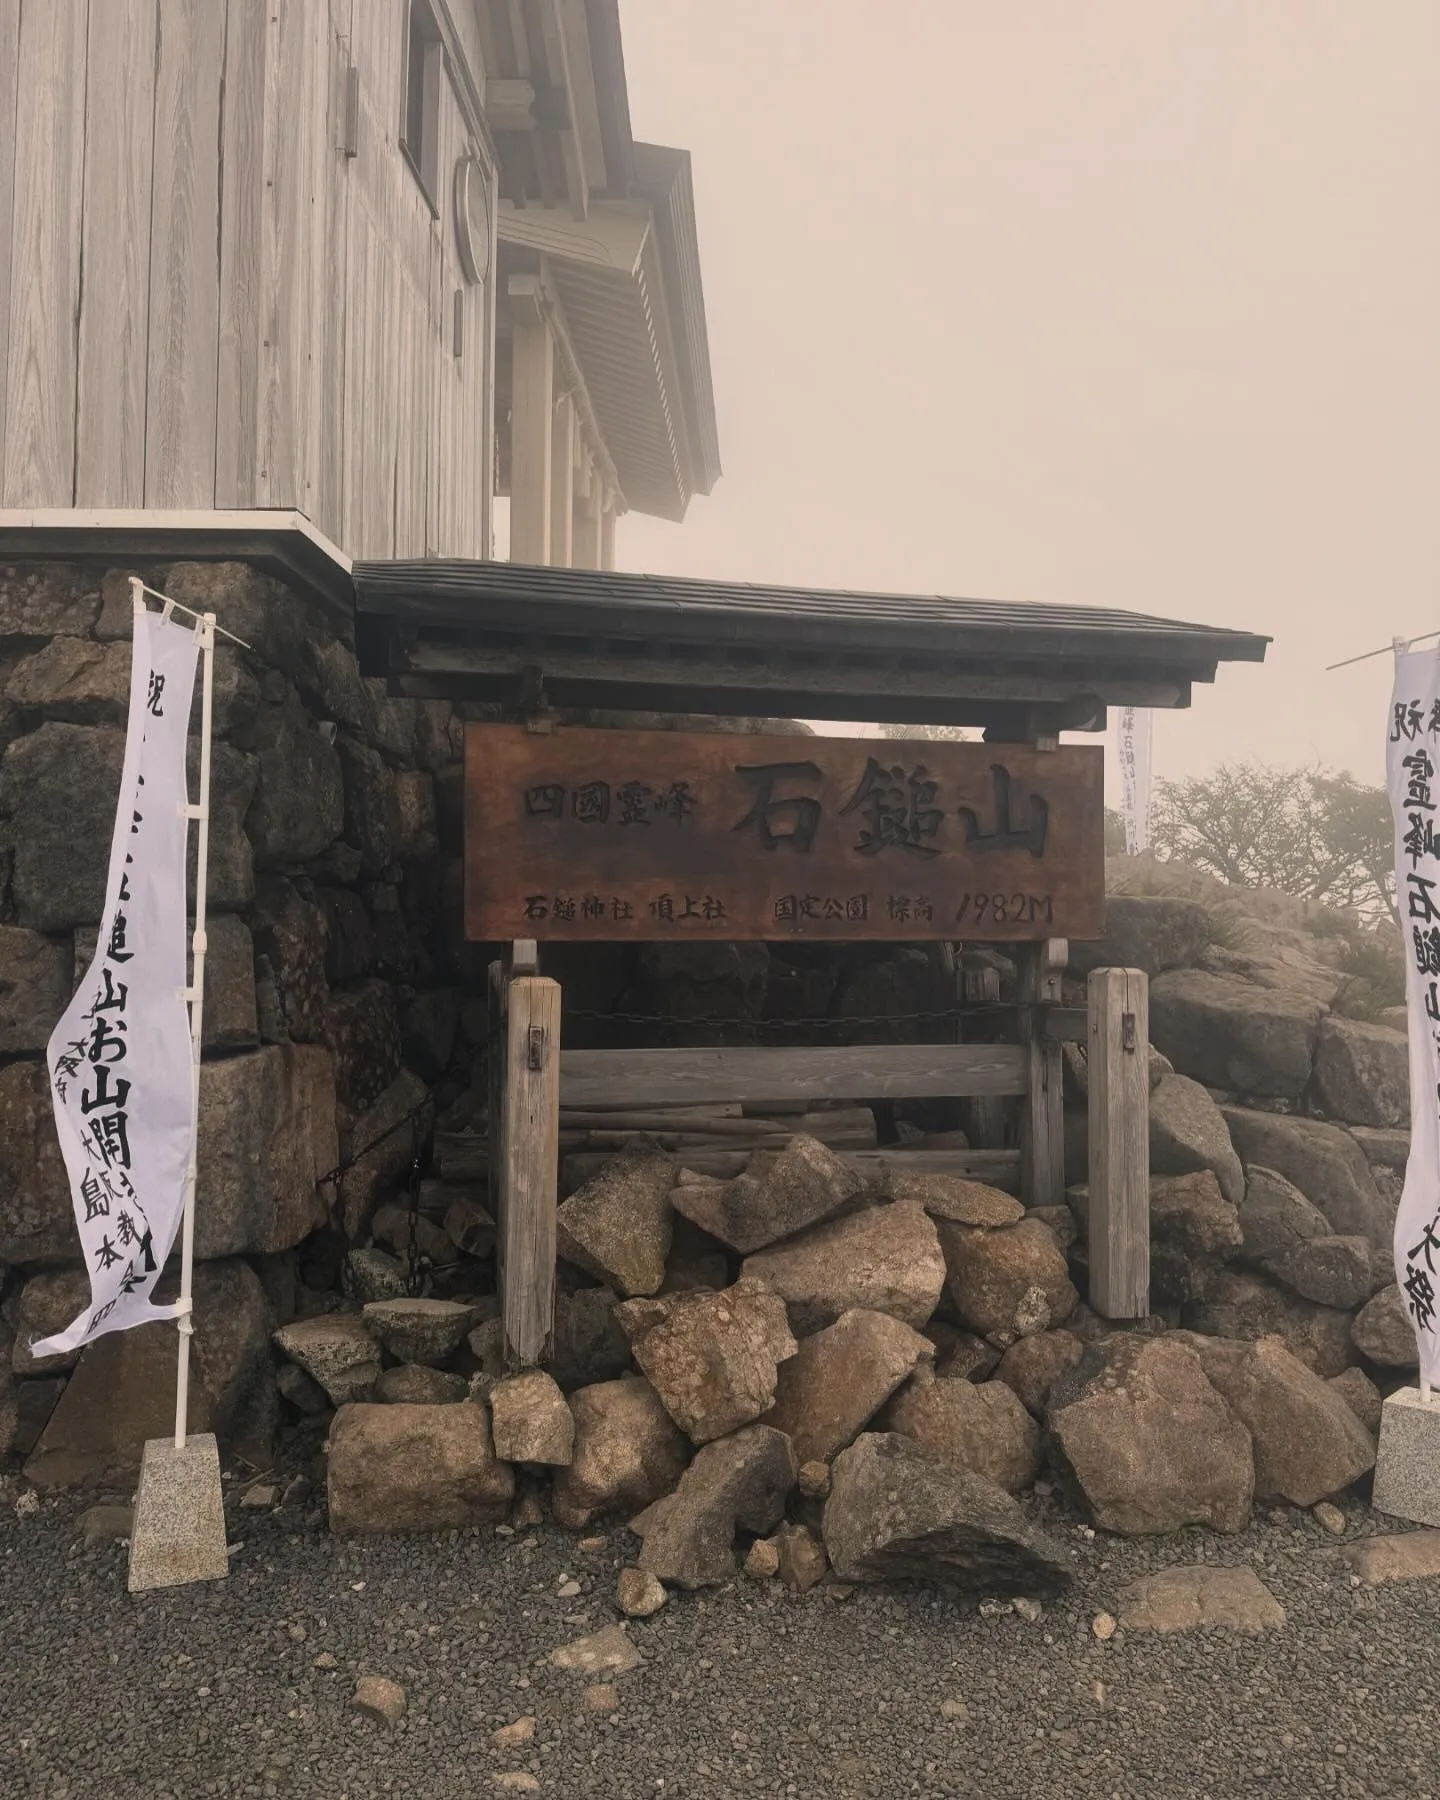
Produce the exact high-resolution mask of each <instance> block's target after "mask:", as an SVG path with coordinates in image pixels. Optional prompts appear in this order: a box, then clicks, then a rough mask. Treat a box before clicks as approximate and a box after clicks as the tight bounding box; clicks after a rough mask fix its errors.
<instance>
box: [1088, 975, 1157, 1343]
mask: <svg viewBox="0 0 1440 1800" xmlns="http://www.w3.org/2000/svg"><path fill="white" fill-rule="evenodd" d="M1088 998H1089V1005H1090V1030H1089V1079H1090V1234H1089V1255H1090V1304H1091V1306H1093V1307H1094V1309H1095V1311H1096V1312H1098V1313H1099V1314H1100V1315H1101V1316H1102V1317H1103V1318H1106V1319H1143V1318H1144V1317H1145V1316H1146V1315H1147V1314H1148V1313H1149V1311H1150V988H1149V982H1148V980H1147V978H1146V976H1145V974H1144V972H1143V971H1142V970H1140V969H1096V970H1095V972H1094V973H1093V974H1092V975H1091V977H1090V982H1089V990H1088Z"/></svg>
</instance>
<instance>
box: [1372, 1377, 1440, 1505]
mask: <svg viewBox="0 0 1440 1800" xmlns="http://www.w3.org/2000/svg"><path fill="white" fill-rule="evenodd" d="M1374 1506H1375V1508H1376V1510H1377V1511H1378V1512H1383V1513H1389V1514H1390V1515H1391V1517H1392V1518H1396V1519H1410V1520H1412V1521H1413V1522H1414V1523H1415V1524H1417V1525H1440V1392H1435V1393H1433V1394H1432V1396H1431V1399H1430V1401H1429V1402H1428V1404H1427V1402H1426V1401H1424V1400H1422V1399H1421V1398H1420V1390H1419V1389H1418V1388H1401V1389H1399V1390H1398V1392H1396V1393H1393V1394H1391V1395H1390V1397H1389V1399H1388V1400H1386V1402H1385V1406H1384V1410H1383V1411H1382V1412H1381V1415H1380V1447H1379V1450H1378V1451H1377V1453H1376V1457H1375V1493H1374Z"/></svg>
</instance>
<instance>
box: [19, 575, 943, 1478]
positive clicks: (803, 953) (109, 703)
mask: <svg viewBox="0 0 1440 1800" xmlns="http://www.w3.org/2000/svg"><path fill="white" fill-rule="evenodd" d="M132 575H139V576H141V577H142V578H143V579H144V580H145V581H146V583H147V584H148V585H150V586H151V587H152V588H155V589H157V590H159V591H160V592H163V593H166V594H168V595H170V596H171V597H172V598H173V599H175V600H176V601H178V602H180V603H181V604H183V605H185V606H188V607H190V608H193V609H194V610H196V611H200V612H204V611H213V612H214V613H215V614H216V617H217V620H218V622H219V624H220V625H221V626H222V627H224V628H225V629H226V630H227V631H229V632H231V633H233V634H234V636H235V637H236V638H239V639H241V640H243V642H244V643H245V644H246V645H247V646H249V648H247V649H240V648H237V647H236V646H235V645H234V644H233V643H229V642H227V641H225V640H224V639H222V640H221V641H220V644H219V647H218V649H217V652H216V659H215V715H214V716H215V738H216V741H215V748H214V760H213V790H212V823H211V836H210V866H209V881H208V886H209V894H208V904H209V913H210V916H209V954H208V958H207V966H206V1003H205V1026H204V1045H205V1062H204V1067H203V1071H202V1077H201V1103H200V1182H199V1203H198V1208H197V1220H196V1250H197V1256H198V1257H199V1259H200V1261H201V1263H202V1265H203V1267H202V1273H201V1277H200V1294H201V1301H200V1304H199V1305H198V1306H197V1333H198V1339H197V1341H198V1344H199V1352H198V1354H199V1358H200V1361H201V1363H202V1364H204V1365H205V1366H206V1367H207V1368H210V1369H211V1370H212V1374H213V1379H209V1378H202V1379H201V1380H200V1381H199V1382H198V1383H197V1385H196V1390H195V1391H196V1401H195V1406H196V1409H197V1410H196V1411H195V1413H194V1416H193V1418H192V1424H193V1425H194V1426H195V1428H197V1429H199V1428H203V1427H204V1426H205V1425H206V1424H207V1423H209V1424H216V1425H219V1426H222V1427H223V1428H225V1430H226V1431H227V1432H228V1434H229V1436H230V1438H231V1440H232V1441H233V1442H236V1443H238V1442H240V1441H242V1440H243V1441H246V1442H249V1443H250V1444H251V1447H252V1449H257V1453H258V1446H259V1444H261V1443H262V1442H263V1441H264V1440H265V1436H266V1433H267V1432H268V1431H269V1430H271V1429H273V1426H274V1424H275V1398H274V1393H273V1383H272V1381H271V1380H270V1377H269V1374H268V1373H266V1372H265V1371H267V1370H268V1369H269V1368H270V1361H271V1352H270V1348H269V1344H270V1334H271V1333H272V1331H273V1330H274V1329H275V1328H276V1327H277V1326H279V1325H283V1324H285V1323H286V1322H288V1321H289V1320H291V1319H292V1318H294V1317H295V1316H297V1314H298V1315H301V1316H306V1315H311V1314H314V1313H316V1312H319V1311H323V1310H325V1309H327V1308H328V1307H331V1306H334V1305H338V1304H340V1300H341V1294H340V1289H341V1288H342V1285H344V1284H345V1283H346V1282H349V1283H350V1284H351V1286H352V1288H353V1283H354V1281H356V1280H361V1281H363V1280H364V1279H365V1274H364V1270H365V1268H366V1266H367V1265H366V1262H365V1258H367V1257H368V1258H369V1259H370V1261H369V1265H368V1266H369V1273H370V1278H371V1279H372V1280H374V1281H378V1283H379V1286H378V1288H376V1289H375V1291H374V1293H373V1294H372V1295H371V1296H370V1297H379V1296H380V1294H382V1293H390V1292H393V1291H395V1283H396V1280H397V1279H398V1271H403V1270H405V1269H406V1265H407V1263H408V1261H409V1255H410V1251H411V1248H412V1245H414V1246H415V1247H416V1248H418V1249H420V1250H421V1251H422V1253H423V1251H424V1249H425V1248H428V1249H429V1250H430V1251H431V1252H435V1253H438V1254H439V1255H441V1256H444V1255H446V1254H448V1252H447V1251H446V1247H445V1240H444V1237H443V1233H442V1232H441V1229H440V1227H441V1221H442V1219H443V1217H444V1215H445V1213H446V1212H447V1211H448V1210H449V1207H450V1205H451V1203H452V1201H451V1197H450V1196H448V1195H445V1194H441V1196H440V1198H439V1201H438V1216H434V1217H431V1216H429V1215H430V1214H431V1213H434V1212H435V1210H436V1196H435V1193H434V1192H433V1191H432V1192H429V1193H427V1195H426V1199H427V1215H426V1216H424V1217H422V1219H421V1220H420V1222H419V1225H418V1226H417V1228H416V1229H415V1230H414V1231H412V1230H411V1229H410V1226H409V1221H408V1219H407V1218H406V1217H405V1216H404V1215H403V1214H400V1213H397V1209H396V1208H395V1207H394V1206H387V1205H386V1202H387V1201H389V1200H391V1199H392V1198H393V1197H394V1196H395V1194H396V1191H397V1189H399V1188H400V1187H401V1186H402V1185H403V1184H404V1182H405V1180H406V1177H407V1176H408V1173H409V1169H410V1164H411V1158H412V1154H413V1151H414V1149H415V1147H416V1144H417V1128H416V1121H417V1120H418V1124H419V1138H418V1142H419V1143H420V1144H421V1145H422V1146H423V1144H424V1142H425V1141H426V1139H428V1136H429V1132H430V1129H431V1127H432V1126H433V1125H434V1123H435V1122H436V1121H437V1120H438V1121H439V1122H441V1123H442V1124H448V1125H452V1126H458V1127H460V1128H462V1129H463V1128H464V1127H465V1126H467V1125H470V1124H473V1123H474V1122H475V1121H476V1119H477V1116H478V1114H479V1112H480V1110H481V1107H482V1106H483V1101H482V1100H481V1098H480V1097H481V1096H483V1093H484V1084H483V1066H482V1064H483V1056H484V1042H485V1037H486V1030H487V1011H486V1001H485V981H484V972H485V967H486V964H487V963H488V962H489V961H490V960H491V959H492V958H493V956H494V955H495V954H496V950H495V949H494V948H493V947H490V946H485V945H467V944H466V943H465V941H464V937H463V930H462V924H461V890H462V877H461V863H460V856H461V839H462V833H461V788H462V760H461V759H462V750H463V722H462V721H463V719H464V718H467V717H469V718H483V717H493V716H498V713H497V711H496V709H491V708H486V707H479V706H474V707H468V708H459V709H457V708H452V707H451V706H450V705H448V704H445V703H439V702H421V701H406V700H398V699H395V698H393V697H391V696H390V695H388V694H387V693H386V691H385V688H384V685H383V684H382V683H380V682H378V681H373V680H367V679H365V678H363V677H362V676H361V674H360V671H359V665H358V662H357V659H356V654H355V641H354V629H353V620H352V618H351V617H350V616H349V614H348V612H347V611H345V610H344V609H342V608H340V607H337V606H335V605H333V604H330V603H327V602H325V601H324V600H322V599H321V598H319V597H318V596H317V595H316V594H315V593H314V592H313V591H311V590H308V589H305V588H302V587H300V586H299V585H295V584H291V583H287V582H286V581H283V580H281V579H278V578H276V577H274V576H271V575H269V574H266V573H262V572H261V571H260V570H259V569H257V568H254V567H251V566H249V565H247V564H244V563H238V562H214V563H200V562H180V563H169V564H167V563H161V562H154V563H144V564H137V565H134V566H124V567H120V566H113V567H107V566H105V565H104V564H100V563H83V562H43V563H39V562H37V563H30V564H13V565H0V1457H3V1456H4V1455H5V1454H7V1453H11V1452H14V1453H18V1454H19V1455H22V1456H25V1457H27V1458H28V1459H29V1463H28V1468H29V1472H30V1474H31V1475H32V1476H33V1477H34V1478H36V1479H40V1480H56V1481H60V1480H65V1481H69V1480H74V1479H80V1478H84V1477H90V1478H97V1479H98V1478H109V1477H114V1476H123V1475H126V1474H128V1472H129V1469H130V1467H131V1465H132V1464H133V1462H134V1459H135V1457H136V1456H137V1455H138V1447H139V1444H140V1443H141V1442H142V1441H143V1438H144V1437H145V1436H146V1435H154V1434H155V1432H157V1431H161V1430H163V1429H165V1418H164V1414H165V1409H166V1405H167V1404H168V1399H167V1396H168V1394H169V1392H170V1384H171V1381H172V1378H173V1377H172V1371H173V1359H174V1332H173V1330H172V1329H170V1328H169V1327H167V1326H160V1325H157V1326H155V1327H153V1328H146V1329H143V1330H141V1331H138V1332H134V1333H130V1334H126V1337H125V1339H124V1340H123V1341H122V1340H118V1339H116V1340H111V1339H107V1340H104V1341H103V1342H102V1343H101V1344H99V1345H97V1346H96V1347H94V1348H93V1349H92V1350H90V1351H88V1352H86V1353H85V1355H84V1356H83V1357H81V1358H76V1357H69V1358H64V1359H55V1360H52V1362H51V1363H50V1364H49V1365H48V1366H46V1367H44V1368H40V1367H37V1366H36V1365H35V1364H34V1362H33V1359H31V1358H30V1356H29V1352H28V1349H27V1345H28V1343H29V1341H30V1340H31V1338H32V1337H35V1336H41V1335H44V1334H45V1333H47V1332H50V1331H53V1330H57V1329H59V1328H60V1327H61V1326H62V1325H63V1324H65V1323H67V1322H68V1321H69V1320H70V1319H71V1318H72V1317H73V1316H74V1315H75V1314H76V1313H77V1312H78V1311H79V1310H80V1308H81V1306H82V1305H83V1304H84V1302H85V1298H86V1294H87V1289H86V1284H85V1280H84V1275H83V1271H82V1270H81V1268H80V1267H79V1264H78V1242H77V1239H76V1235H75V1229H74V1223H73V1218H72V1213H71V1206H70V1199H69V1193H68V1187H67V1183H66V1178H65V1171H64V1166H63V1164H62V1162H61V1159H60V1154H59V1148H58V1144H57V1142H56V1138H55V1132H54V1125H53V1120H52V1114H51V1105H50V1095H49V1088H48V1084H47V1081H46V1075H45V1070H44V1066H43V1062H42V1058H43V1053H44V1048H45V1044H46V1042H47V1040H48V1037H49V1034H50V1031H51V1029H52V1027H53V1025H54V1023H55V1021H56V1019H57V1018H58V1017H59V1015H60V1013H61V1011H62V1010H63V1008H64V1006H65V1005H66V1003H67V1002H68V999H69V997H70V994H71V992H72V991H73V988H74V986H75V983H76V980H77V979H78V977H79V975H80V973H81V972H82V971H83V969H84V967H85V966H86V964H87V962H88V959H89V957H90V956H91V954H92V953H93V950H94V945H95V936H96V929H97V922H98V918H99V914H100V911H101V907H102V904H103V896H104V886H105V874H106V858H107V854H108V848H109V839H110V831H111V824H112V820H113V815H114V806H115V796H116V793H117V790H118V786H119V778H120V767H121V760H122V757H123V752H124V733H125V719H126V707H127V697H128V686H129V672H130V637H131V600H130V591H129V578H130V577H131V576H132ZM198 710H199V709H198V699H197V705H196V721H195V722H196V726H197V728H198ZM562 720H563V721H564V722H573V723H576V724H587V725H592V726H598V727H604V726H614V725H625V726H629V727H632V728H652V729H714V730H724V729H730V730H737V731H757V730H767V731H780V732H789V733H796V732H804V731H805V730H806V728H805V727H804V726H800V725H797V724H795V723H794V722H792V721H785V720H739V719H708V718H707V719H698V718H694V719H692V718H680V717H673V716H659V715H646V716H621V715H609V714H593V715H582V714H576V715H573V716H572V715H562ZM193 753H194V744H193V742H192V758H193ZM195 773H196V771H195V769H194V767H193V764H192V771H191V774H192V782H193V779H194V776H195ZM546 967H547V970H548V971H549V972H551V973H553V974H555V975H556V976H557V977H558V978H559V980H560V981H561V984H562V987H563V990H564V993H565V997H566V1032H567V1042H569V1043H572V1044H575V1045H584V1044H591V1045H605V1046H615V1045H625V1044H637V1043H639V1044H646V1043H666V1042H703V1041H728V1042H737V1043H752V1042H756V1041H760V1042H777V1041H795V1042H807V1041H809V1042H817V1041H818V1042H845V1041H850V1042H855V1041H865V1039H866V1037H867V1036H868V1037H871V1038H874V1039H876V1040H877V1041H882V1042H884V1041H897V1040H901V1041H903V1040H912V1041H913V1040H916V1039H918V1038H922V1037H924V1036H927V1035H936V1034H937V1033H938V1034H939V1035H944V1032H945V1029H946V1028H945V1027H943V1026H939V1027H937V1026H936V1025H934V1024H933V1023H927V1022H926V1021H925V1020H923V1019H921V1020H917V1019H916V1018H915V1016H914V1015H916V1014H924V1013H927V1012H935V1011H938V1010H943V1009H945V1008H947V1007H948V1006H950V1005H951V1004H952V1003H953V997H954V981H953V975H952V974H951V973H950V971H949V968H948V967H947V965H946V962H945V959H944V957H943V955H942V954H941V953H940V952H939V951H938V950H935V951H930V950H925V949H916V948H913V947H911V948H888V949H887V948H886V947H884V946H862V947H856V948H855V949H853V950H845V951H840V952H836V951H833V950H829V949H825V948H821V949H818V950H817V949H806V948H805V947H804V946H797V947H793V948H791V947H784V946H776V947H767V946H765V945H732V944H713V945H702V946H694V947H690V946H665V945H652V946H633V947H632V946H581V947H575V948H573V949H567V948H566V947H559V948H557V949H556V950H554V951H553V952H549V953H547V958H546ZM856 1015H865V1016H867V1017H873V1018H874V1019H875V1020H876V1021H877V1022H876V1023H875V1024H873V1025H872V1026H870V1027H856V1026H855V1025H854V1024H853V1023H844V1024H841V1023H838V1021H842V1020H843V1021H853V1019H854V1018H855V1016H856ZM816 1021H821V1022H822V1023H816ZM825 1021H837V1023H835V1024H833V1025H831V1024H827V1023H823V1022H825ZM932 1110H933V1109H932ZM945 1122H949V1123H953V1122H954V1121H953V1120H947V1121H945ZM341 1166H344V1167H345V1173H344V1174H343V1177H342V1178H341V1179H339V1180H338V1181H328V1182H327V1181H324V1180H322V1179H321V1178H322V1177H325V1176H327V1175H329V1174H330V1173H331V1172H332V1171H334V1170H335V1169H336V1168H337V1167H341ZM478 1198H479V1199H483V1194H481V1195H480V1196H478ZM471 1199H472V1202H474V1201H476V1199H477V1197H476V1196H472V1197H471ZM453 1222H454V1221H453V1220H452V1223H453ZM487 1224H488V1221H487V1220H486V1219H485V1217H484V1215H483V1213H479V1214H478V1215H477V1211H476V1206H475V1204H471V1205H470V1207H469V1209H468V1210H467V1211H466V1212H465V1216H464V1218H463V1219H462V1220H460V1221H459V1223H457V1224H456V1225H455V1230H456V1234H457V1241H458V1242H460V1243H463V1244H464V1246H465V1248H466V1253H467V1260H466V1261H465V1263H464V1267H463V1271H462V1276H463V1282H464V1283H465V1284H467V1291H468V1289H473V1288H475V1287H479V1288H480V1289H481V1290H482V1291H483V1290H484V1289H486V1288H488V1287H489V1286H491V1285H493V1272H492V1271H491V1269H490V1267H489V1264H488V1260H487V1259H488V1252H489V1243H490V1238H489V1237H488V1236H487V1229H486V1228H487ZM357 1245H359V1246H367V1248H366V1249H365V1250H364V1254H363V1256H362V1257H361V1258H360V1259H359V1260H358V1261H357V1260H356V1259H355V1258H353V1257H352V1258H350V1260H349V1262H348V1263H347V1251H348V1250H349V1249H351V1248H353V1247H354V1246H357ZM477 1245H478V1246H480V1257H479V1260H478V1262H477V1261H476V1260H475V1259H474V1258H473V1257H472V1256H470V1252H471V1250H472V1249H473V1248H474V1247H475V1246H477ZM430 1260H431V1261H434V1260H435V1257H434V1255H432V1256H431V1258H430ZM377 1271H378V1273H377ZM461 1278H462V1277H461V1276H457V1277H456V1279H461ZM217 1284H218V1285H217ZM442 1285H443V1284H442ZM162 1292H163V1289H162ZM211 1292H213V1293H214V1294H216V1295H218V1294H221V1293H224V1294H225V1295H226V1296H228V1300H227V1307H226V1310H227V1311H228V1312H229V1313H230V1314H231V1315H232V1323H231V1324H224V1323H223V1322H222V1321H219V1320H216V1319H215V1318H213V1316H212V1309H211V1308H210V1307H209V1306H207V1304H206V1303H205V1301H204V1295H205V1294H206V1293H211ZM234 1319H239V1320H240V1321H242V1325H241V1326H240V1327H238V1328H237V1327H235V1326H234V1325H233V1320H234ZM207 1358H208V1361H207ZM77 1362H78V1363H80V1364H81V1374H80V1375H79V1376H77V1377H75V1378H74V1380H73V1381H72V1380H71V1376H72V1369H73V1366H74V1365H75V1364H76V1363H77ZM67 1381H69V1382H70V1392H69V1394H68V1397H67V1396H66V1383H67ZM262 1391H263V1393H264V1394H265V1396H266V1399H265V1401H264V1403H260V1402H258V1401H257V1402H255V1403H254V1404H252V1400H253V1399H254V1396H255V1395H258V1394H260V1393H261V1392H262ZM237 1395H238V1396H240V1397H241V1399H243V1401H244V1404H241V1403H240V1401H239V1400H237V1399H236V1396H237ZM224 1396H229V1397H228V1398H225V1397H224ZM280 1416H281V1419H282V1422H283V1421H288V1422H289V1423H290V1424H292V1425H293V1424H294V1423H295V1420H296V1418H297V1416H298V1415H297V1409H295V1408H293V1407H291V1406H289V1404H288V1403H286V1404H285V1405H283V1406H282V1409H281V1415H280ZM37 1446H38V1447H37Z"/></svg>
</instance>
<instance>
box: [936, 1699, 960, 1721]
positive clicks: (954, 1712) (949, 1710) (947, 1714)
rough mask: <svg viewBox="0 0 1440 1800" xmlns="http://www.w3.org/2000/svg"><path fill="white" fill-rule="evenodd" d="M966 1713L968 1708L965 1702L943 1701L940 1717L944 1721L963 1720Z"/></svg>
mask: <svg viewBox="0 0 1440 1800" xmlns="http://www.w3.org/2000/svg"><path fill="white" fill-rule="evenodd" d="M965 1713H966V1708H965V1702H964V1701H963V1700H942V1701H941V1702H940V1717H941V1718H942V1719H963V1718H964V1717H965Z"/></svg>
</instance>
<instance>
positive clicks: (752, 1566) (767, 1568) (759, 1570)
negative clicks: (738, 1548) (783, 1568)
mask: <svg viewBox="0 0 1440 1800" xmlns="http://www.w3.org/2000/svg"><path fill="white" fill-rule="evenodd" d="M779 1569H780V1552H779V1550H778V1549H777V1548H776V1547H775V1545H774V1544H773V1543H772V1542H771V1541H770V1539H769V1538H756V1540H755V1542H754V1543H753V1544H752V1545H751V1546H750V1553H749V1555H748V1556H747V1557H746V1558H745V1573H746V1574H747V1575H748V1576H749V1577H750V1579H751V1580H752V1581H768V1580H769V1579H770V1577H771V1576H772V1575H775V1574H778V1572H779Z"/></svg>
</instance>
